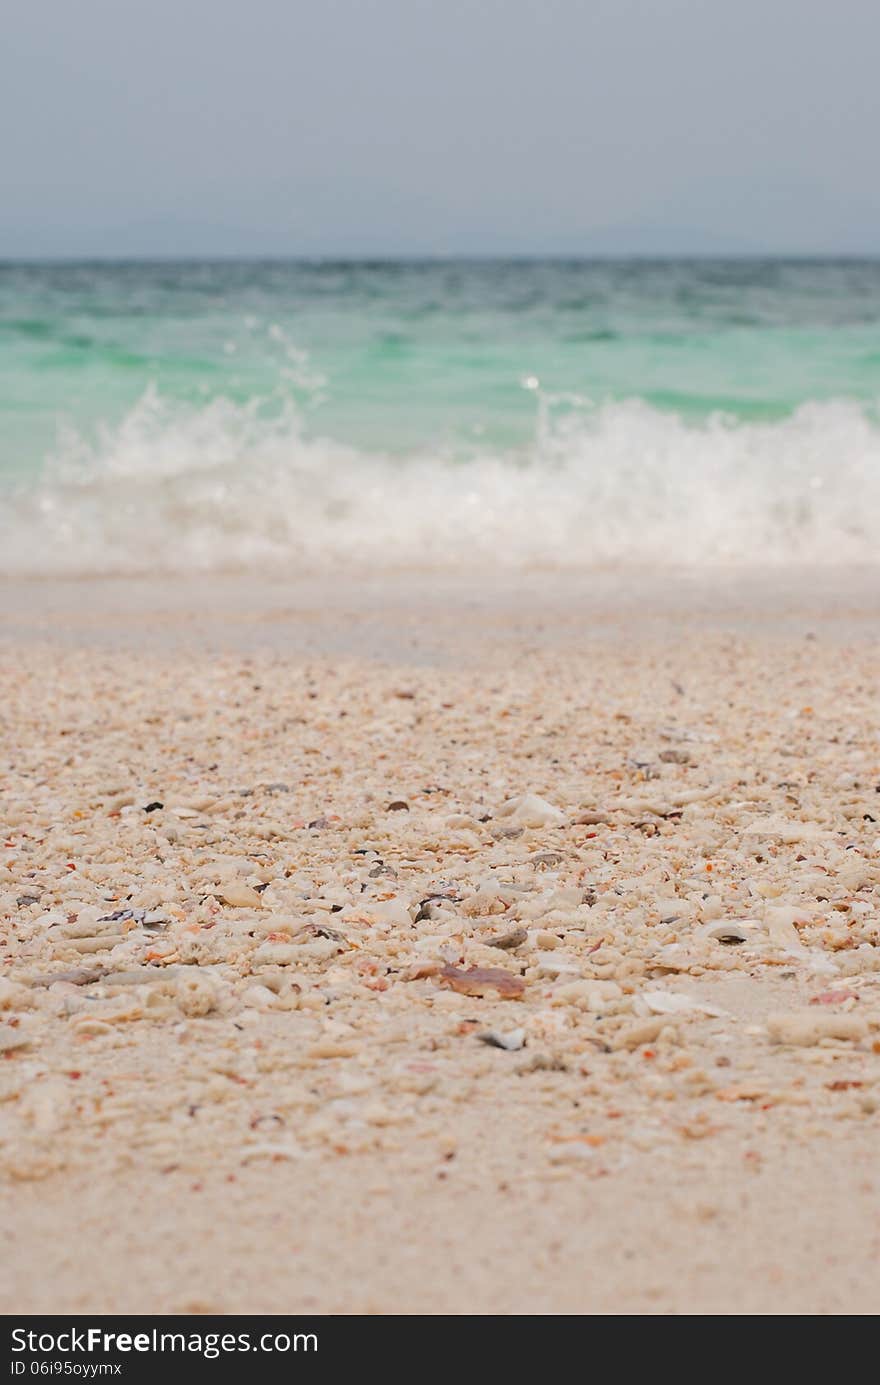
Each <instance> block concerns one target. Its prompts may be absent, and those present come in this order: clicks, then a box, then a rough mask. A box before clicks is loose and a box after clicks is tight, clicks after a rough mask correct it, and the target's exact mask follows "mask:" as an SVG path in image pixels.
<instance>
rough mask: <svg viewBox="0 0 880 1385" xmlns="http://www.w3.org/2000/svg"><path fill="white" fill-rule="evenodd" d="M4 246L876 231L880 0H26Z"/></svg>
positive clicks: (203, 249)
mask: <svg viewBox="0 0 880 1385" xmlns="http://www.w3.org/2000/svg"><path fill="white" fill-rule="evenodd" d="M3 11H4V13H3V20H2V30H0V34H2V36H0V122H2V130H3V145H2V148H3V158H2V174H0V176H2V183H0V199H2V204H0V255H4V254H5V255H34V256H40V255H58V254H60V255H80V254H93V255H102V254H106V255H126V254H144V253H147V254H149V253H158V254H181V255H186V254H199V253H205V254H212V253H213V254H228V253H256V254H328V255H334V254H359V253H363V254H377V253H387V254H394V253H413V254H425V253H440V254H445V253H455V252H478V253H486V252H492V251H502V252H503V251H507V252H538V253H540V252H553V251H561V252H563V253H573V252H577V251H579V250H581V251H590V250H595V249H602V250H613V249H615V248H617V249H620V250H622V251H630V250H644V251H653V250H656V251H675V250H685V251H686V250H692V249H707V250H712V249H718V250H721V251H723V250H727V249H736V248H738V247H739V248H742V249H744V250H749V249H755V250H778V251H785V250H791V251H800V252H803V251H807V252H809V251H812V250H819V251H821V250H832V251H833V250H841V251H854V252H865V251H867V252H871V251H880V179H878V177H877V167H878V161H877V139H878V132H880V82H878V78H877V66H878V57H880V3H878V0H534V3H531V2H530V0H314V3H304V0H246V2H245V0H137V3H135V2H134V0H5V3H4V6H3Z"/></svg>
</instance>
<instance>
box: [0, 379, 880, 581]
mask: <svg viewBox="0 0 880 1385" xmlns="http://www.w3.org/2000/svg"><path fill="white" fill-rule="evenodd" d="M539 402H540V404H541V408H540V412H539V422H538V427H537V430H536V435H535V438H534V441H533V443H532V445H531V446H529V447H528V448H525V449H521V450H517V451H511V452H508V453H505V452H502V451H492V450H489V449H487V450H486V451H485V452H483V453H480V454H475V455H473V456H471V457H469V458H468V459H465V460H463V459H462V458H460V457H458V458H455V457H453V456H444V455H442V454H440V453H437V454H432V453H429V452H424V453H416V454H412V455H410V456H408V457H405V458H399V457H392V456H386V455H382V454H379V453H369V452H363V451H359V450H357V449H355V448H352V447H348V446H345V445H343V444H341V443H337V442H333V441H331V440H327V439H320V438H314V437H310V436H308V435H307V434H306V433H305V431H304V429H303V426H302V423H301V419H300V416H299V414H298V413H297V411H296V409H295V408H294V407H293V406H292V405H291V406H289V407H285V408H284V409H283V410H282V411H281V412H280V413H278V414H276V416H275V417H270V418H267V417H266V415H265V411H264V410H263V409H262V408H261V407H260V406H259V404H258V403H256V402H255V403H254V404H253V405H251V406H247V405H245V406H242V405H237V404H234V403H232V402H230V401H228V400H224V399H215V400H214V401H213V402H211V403H209V404H207V405H203V406H201V407H199V408H195V407H192V406H189V407H184V406H181V405H176V404H171V403H169V402H168V401H167V400H164V399H163V398H161V397H160V396H159V395H158V394H157V393H156V392H155V390H149V391H148V392H147V393H146V394H145V395H144V397H143V398H142V399H141V401H140V402H139V403H138V404H137V405H136V407H135V408H134V409H133V410H132V411H131V412H130V413H129V414H128V416H127V417H126V418H125V419H124V420H123V421H122V422H121V424H119V425H118V426H116V427H113V428H110V427H105V428H104V429H103V430H101V431H100V432H99V434H98V435H97V437H96V439H95V440H93V441H87V440H85V439H84V438H82V437H80V436H75V435H71V436H69V437H67V438H65V439H63V440H62V442H61V443H60V444H59V447H58V449H57V452H56V454H55V455H54V456H53V457H52V458H51V459H49V460H48V461H47V463H46V465H45V467H44V470H43V472H42V475H41V476H40V478H39V480H37V481H35V482H31V483H30V484H29V485H27V486H20V487H19V488H18V489H16V490H14V491H13V490H9V491H7V492H6V493H5V494H4V495H2V496H0V566H2V568H3V570H5V571H6V572H7V573H8V574H21V575H25V574H30V575H51V574H71V575H73V574H97V573H145V572H155V571H165V572H182V573H185V572H191V571H217V570H222V569H236V568H268V567H275V568H282V569H283V568H285V567H287V568H291V569H299V570H302V569H306V570H327V569H337V570H339V569H348V570H359V569H364V568H383V569H388V568H411V567H422V568H429V567H461V566H475V567H486V566H503V567H523V566H541V567H590V566H595V565H604V564H618V563H620V564H627V563H650V564H656V563H661V564H665V563H668V564H675V565H679V564H682V563H685V564H688V563H690V564H697V565H699V564H707V563H717V562H739V563H752V562H761V563H767V562H770V563H774V562H776V563H786V562H816V563H837V562H865V561H876V560H877V558H878V555H880V423H878V419H877V417H876V415H875V414H874V413H873V412H872V411H871V410H869V409H865V408H864V407H862V406H860V405H858V404H856V403H850V402H846V401H839V402H822V403H807V404H804V405H802V406H801V407H800V408H799V409H798V410H797V411H796V412H795V413H794V414H792V415H791V416H790V417H788V418H786V419H783V420H780V421H777V422H762V423H744V422H736V421H734V420H732V419H730V418H727V417H723V416H720V415H719V416H715V417H713V418H710V419H709V420H707V421H705V422H703V423H701V424H696V423H690V422H685V421H683V420H682V419H681V418H679V417H677V416H676V415H674V414H670V413H664V412H661V411H658V410H657V409H654V408H652V407H650V406H649V405H647V404H645V403H643V402H641V401H639V400H632V401H629V402H623V403H608V404H605V405H601V406H597V407H592V408H578V409H575V410H571V409H569V410H568V411H567V412H562V411H559V410H554V409H553V408H552V407H550V405H549V403H548V401H547V400H542V401H539Z"/></svg>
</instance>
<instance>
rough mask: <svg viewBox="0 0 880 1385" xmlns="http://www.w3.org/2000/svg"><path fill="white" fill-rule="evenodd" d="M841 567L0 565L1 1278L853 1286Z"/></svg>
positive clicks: (447, 1302) (870, 809) (872, 1096)
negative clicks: (277, 569)
mask: <svg viewBox="0 0 880 1385" xmlns="http://www.w3.org/2000/svg"><path fill="white" fill-rule="evenodd" d="M878 596H880V577H878V575H877V573H875V572H873V571H865V570H862V571H849V570H844V569H839V568H838V569H829V570H827V571H824V572H822V571H818V572H812V573H809V572H801V571H796V570H792V569H785V570H780V571H777V572H770V571H767V572H754V571H753V572H750V573H736V572H732V571H728V572H725V571H723V570H719V571H717V572H713V573H711V574H709V573H706V572H691V573H690V574H688V573H659V572H655V573H652V572H642V573H638V572H636V573H629V574H627V575H622V574H615V573H611V572H604V573H595V574H586V573H585V574H580V575H569V576H559V575H553V574H547V573H543V574H534V575H527V574H523V575H520V576H516V577H514V576H510V575H508V576H506V577H504V578H503V579H502V578H500V577H497V576H496V577H494V578H492V577H489V576H487V575H485V574H484V575H479V574H476V575H473V576H467V575H461V576H459V577H457V578H455V579H453V578H451V577H448V576H447V577H443V578H441V577H435V576H431V575H430V574H424V575H418V574H412V573H401V574H389V575H386V576H384V577H374V578H372V579H369V580H364V581H360V580H357V579H356V578H355V577H352V578H350V579H338V580H334V581H333V582H330V581H329V580H320V579H318V578H312V579H308V580H306V579H297V580H290V581H281V580H280V579H278V580H274V581H271V582H270V581H257V580H256V579H253V578H247V577H234V576H227V577H222V578H216V579H212V580H208V579H202V580H198V581H192V580H186V581H183V580H180V581H175V580H172V579H162V580H156V581H152V582H148V581H146V580H144V581H127V582H126V581H116V580H109V579H108V580H106V581H74V582H69V583H66V584H56V583H50V582H34V583H7V585H6V589H5V593H4V603H3V605H4V610H3V614H2V617H0V724H2V784H3V791H2V809H0V812H2V822H0V831H2V834H3V837H2V840H3V852H2V855H0V1232H2V1247H3V1254H2V1255H0V1310H2V1311H4V1312H6V1313H12V1312H15V1313H46V1312H59V1313H61V1312H67V1313H98V1312H106V1313H129V1312H138V1313H199V1312H212V1313H223V1314H236V1313H260V1312H266V1313H269V1312H273V1313H297V1312H320V1313H354V1314H364V1313H493V1314H510V1313H524V1312H531V1313H612V1314H642V1313H649V1314H665V1313H674V1314H686V1313H698V1314H703V1313H724V1314H736V1313H786V1314H788V1313H796V1314H812V1313H832V1314H840V1313H875V1312H877V1311H878V1309H880V1173H878V1170H877V1147H878V1136H880V914H878V885H880V742H878V721H880V702H878V686H880V679H878V674H880V603H878Z"/></svg>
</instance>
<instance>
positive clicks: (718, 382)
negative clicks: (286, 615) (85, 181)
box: [0, 261, 880, 571]
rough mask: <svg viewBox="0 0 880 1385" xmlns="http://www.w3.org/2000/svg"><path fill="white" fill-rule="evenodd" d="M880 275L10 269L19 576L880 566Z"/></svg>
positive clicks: (1, 336)
mask: <svg viewBox="0 0 880 1385" xmlns="http://www.w3.org/2000/svg"><path fill="white" fill-rule="evenodd" d="M878 401H880V262H864V263H860V262H805V261H803V262H791V263H786V262H778V261H774V262H762V261H741V262H722V261H696V262H680V263H679V262H657V263H650V262H628V263H625V262H621V263H611V262H593V263H562V262H548V263H540V262H534V263H532V262H527V263H513V262H510V263H491V262H486V263H473V264H468V263H455V262H453V263H435V264H432V263H426V264H415V263H414V264H393V263H388V264H332V263H327V264H313V265H298V264H284V263H267V264H248V263H226V264H188V265H174V264H157V265H149V264H130V265H70V266H40V267H28V266H5V267H3V266H0V504H2V512H0V539H2V540H3V550H4V554H5V556H4V557H3V558H2V559H0V562H2V563H3V564H4V565H5V566H6V567H7V568H8V569H10V570H12V569H14V570H40V571H42V570H54V569H60V570H79V569H82V570H89V571H91V570H95V571H102V570H119V569H123V570H124V569H127V568H131V567H137V568H144V569H150V568H152V567H157V568H161V567H179V568H190V567H193V566H196V567H203V568H211V567H220V566H228V565H233V566H235V565H241V564H245V565H252V564H262V563H287V564H303V563H304V564H307V565H315V564H321V563H322V562H330V563H334V562H339V561H341V560H343V558H344V557H346V556H347V557H348V558H350V559H352V560H357V561H364V562H368V563H374V562H379V561H386V560H387V561H399V562H403V563H408V562H411V561H417V560H418V561H431V562H440V563H445V562H458V561H461V560H462V559H467V558H472V559H474V560H481V561H482V560H490V561H492V562H497V561H501V560H503V561H510V562H536V563H542V564H543V563H550V564H553V563H569V562H576V563H589V562H592V561H616V560H629V559H631V558H633V557H640V556H644V557H648V558H650V559H652V560H655V559H656V558H658V557H663V556H664V555H667V554H670V553H671V552H672V551H674V550H676V551H679V556H681V554H682V553H683V555H684V556H685V557H691V558H693V559H694V560H699V561H703V560H709V559H711V558H713V557H717V556H722V557H729V558H733V559H738V558H753V557H755V556H759V555H760V554H759V550H761V549H765V550H769V553H770V556H776V557H779V558H783V559H787V558H790V557H797V558H804V557H808V558H815V559H816V560H836V559H837V558H838V557H840V556H841V555H844V556H849V557H859V558H865V557H873V556H874V555H875V553H876V551H877V541H878V539H880V475H878V472H880V447H878V439H880V433H878V412H877V406H878Z"/></svg>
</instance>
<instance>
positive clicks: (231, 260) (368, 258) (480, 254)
mask: <svg viewBox="0 0 880 1385" xmlns="http://www.w3.org/2000/svg"><path fill="white" fill-rule="evenodd" d="M693 260H701V261H707V262H714V263H740V262H755V261H761V262H764V263H767V262H776V263H793V262H800V263H807V264H809V263H816V262H824V263H852V264H870V263H874V262H876V261H880V249H878V250H875V251H867V250H864V251H854V250H839V251H834V250H766V251H762V250H735V251H718V250H691V251H669V250H662V251H661V250H658V251H654V252H650V251H644V250H637V251H622V252H620V253H614V252H612V251H605V250H593V251H584V252H574V253H572V252H562V251H503V252H492V251H470V252H464V251H451V252H449V253H443V252H441V251H407V252H402V253H395V252H393V251H379V252H370V253H356V252H353V251H350V252H340V253H325V252H317V251H315V252H301V253H286V252H269V253H266V252H250V251H220V252H217V251H213V252H199V251H185V252H182V253H180V254H176V253H172V252H166V251H135V252H130V253H128V254H115V253H114V254H71V255H67V254H57V255H55V254H51V255H18V254H15V253H13V254H6V253H2V252H0V268H3V269H6V268H14V267H23V268H39V267H48V266H53V265H58V266H65V265H67V266H71V267H72V266H76V265H81V266H82V265H99V264H102V265H133V264H202V265H204V264H297V265H334V264H335V265H340V264H345V265H383V264H456V263H457V264H481V263H491V264H541V263H543V264H549V263H555V264H592V263H601V262H605V263H610V264H631V263H644V264H663V263H667V264H675V263H679V264H680V263H684V262H688V261H693Z"/></svg>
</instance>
